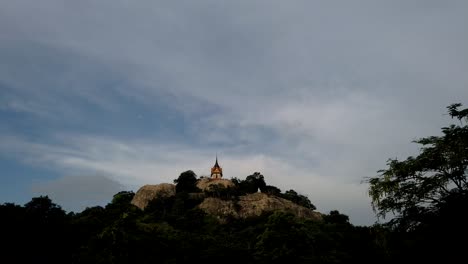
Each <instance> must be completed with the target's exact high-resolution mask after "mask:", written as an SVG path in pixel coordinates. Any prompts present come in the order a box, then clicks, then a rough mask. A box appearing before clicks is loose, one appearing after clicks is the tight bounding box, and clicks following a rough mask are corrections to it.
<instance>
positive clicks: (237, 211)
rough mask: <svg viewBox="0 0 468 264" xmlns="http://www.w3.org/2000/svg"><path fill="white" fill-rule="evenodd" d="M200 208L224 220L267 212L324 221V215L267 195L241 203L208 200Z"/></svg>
mask: <svg viewBox="0 0 468 264" xmlns="http://www.w3.org/2000/svg"><path fill="white" fill-rule="evenodd" d="M198 207H199V208H200V209H202V210H204V211H205V212H206V213H208V214H212V215H215V216H217V217H218V218H220V219H223V218H225V217H227V216H232V217H235V218H248V217H253V216H259V215H261V214H262V213H265V212H273V211H281V212H286V213H292V214H294V215H296V216H297V217H300V218H309V219H313V220H317V221H319V220H322V215H321V214H320V213H318V212H314V211H312V210H310V209H308V208H305V207H303V206H300V205H297V204H295V203H293V202H291V201H289V200H286V199H283V198H280V197H277V196H273V195H267V194H264V193H253V194H248V195H244V196H240V197H239V201H237V202H235V201H231V200H229V201H224V200H221V199H218V198H211V197H210V198H206V199H205V200H204V201H203V202H202V203H201V204H199V205H198Z"/></svg>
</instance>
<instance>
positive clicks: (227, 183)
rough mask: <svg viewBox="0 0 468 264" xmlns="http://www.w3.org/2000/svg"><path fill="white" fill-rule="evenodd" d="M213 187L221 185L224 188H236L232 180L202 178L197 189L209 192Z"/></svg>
mask: <svg viewBox="0 0 468 264" xmlns="http://www.w3.org/2000/svg"><path fill="white" fill-rule="evenodd" d="M212 185H220V186H222V187H224V188H226V187H234V183H233V182H232V181H231V180H227V179H211V178H202V179H200V180H198V182H197V187H198V188H199V189H201V190H202V191H204V190H208V188H209V187H210V186H212Z"/></svg>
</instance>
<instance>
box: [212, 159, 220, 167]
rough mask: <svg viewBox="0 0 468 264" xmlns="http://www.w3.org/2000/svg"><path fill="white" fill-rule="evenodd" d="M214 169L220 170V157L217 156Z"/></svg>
mask: <svg viewBox="0 0 468 264" xmlns="http://www.w3.org/2000/svg"><path fill="white" fill-rule="evenodd" d="M213 168H220V167H219V164H218V156H216V162H215V165H214V166H213Z"/></svg>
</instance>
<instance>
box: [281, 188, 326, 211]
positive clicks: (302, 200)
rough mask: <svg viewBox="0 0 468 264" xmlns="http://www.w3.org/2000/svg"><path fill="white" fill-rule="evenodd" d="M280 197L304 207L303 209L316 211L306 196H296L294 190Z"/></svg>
mask: <svg viewBox="0 0 468 264" xmlns="http://www.w3.org/2000/svg"><path fill="white" fill-rule="evenodd" d="M280 197H282V198H284V199H287V200H290V201H291V202H293V203H296V204H298V205H301V206H304V207H305V208H309V209H311V210H315V209H317V208H316V207H315V205H313V204H312V202H311V201H310V200H309V198H307V196H304V195H302V194H298V193H297V192H296V191H294V190H289V191H286V192H285V193H284V194H282V195H281V196H280Z"/></svg>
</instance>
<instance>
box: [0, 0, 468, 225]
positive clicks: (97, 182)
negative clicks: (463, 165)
mask: <svg viewBox="0 0 468 264" xmlns="http://www.w3.org/2000/svg"><path fill="white" fill-rule="evenodd" d="M467 26H468V2H467V1H408V0H405V1H271V0H268V1H267V0H264V1H254V0H246V1H219V0H213V1H189V0H187V1H154V0H151V1H150V0H140V1H130V0H125V1H123V0H82V1H63V0H42V1H35V0H30V1H26V0H14V1H13V0H1V1H0V168H2V169H1V172H0V202H1V203H3V202H15V203H19V204H23V203H25V202H27V201H29V200H30V199H31V197H33V196H35V195H39V194H48V195H49V196H51V197H52V199H53V200H54V201H55V202H56V203H59V204H60V205H62V206H63V207H64V208H65V209H67V210H74V211H79V210H82V209H83V208H85V207H86V206H92V205H96V204H106V203H107V202H109V200H110V199H111V198H112V195H113V194H115V193H116V192H118V191H119V190H134V191H136V190H137V189H138V187H140V186H141V185H143V184H157V183H162V182H172V180H173V179H174V178H176V177H177V176H178V175H179V174H180V173H181V172H183V171H185V170H188V169H192V170H194V171H195V172H196V173H197V175H207V174H209V170H210V167H211V166H212V165H213V163H214V157H215V155H216V153H217V154H218V157H219V161H220V165H221V166H222V167H223V169H224V172H225V177H227V178H230V177H238V178H245V176H247V175H250V174H251V173H252V172H256V171H259V172H261V173H262V174H263V175H264V176H265V179H266V181H267V183H268V184H271V185H275V186H278V187H279V188H280V189H282V190H283V191H284V190H288V189H295V190H297V191H298V192H300V193H303V194H305V195H307V196H308V197H309V198H310V200H311V201H312V202H313V203H314V204H315V205H316V206H317V208H318V210H319V211H322V212H328V211H330V210H333V209H338V210H339V211H340V212H342V213H345V214H347V215H349V216H350V219H351V221H352V222H353V223H355V224H360V225H361V224H372V223H374V221H375V220H376V219H375V218H374V214H373V212H372V210H371V206H370V200H369V197H368V196H367V192H366V191H367V185H366V184H364V183H362V181H363V179H365V177H370V176H375V175H376V171H377V170H379V169H382V168H384V167H385V163H386V160H387V159H388V158H394V157H398V158H405V157H406V156H408V155H414V154H417V153H418V148H417V146H416V145H415V144H411V143H410V142H411V141H412V140H414V139H416V138H418V137H422V136H429V135H436V134H438V133H439V130H440V127H441V126H444V125H447V124H448V123H450V122H451V120H450V118H449V117H448V116H447V115H445V107H446V106H447V105H449V104H451V103H455V102H461V103H465V105H466V104H468V74H467V72H468V51H467V47H468V33H467Z"/></svg>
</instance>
